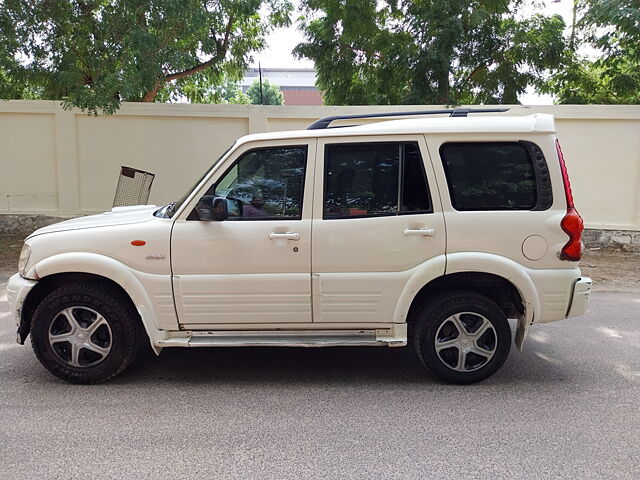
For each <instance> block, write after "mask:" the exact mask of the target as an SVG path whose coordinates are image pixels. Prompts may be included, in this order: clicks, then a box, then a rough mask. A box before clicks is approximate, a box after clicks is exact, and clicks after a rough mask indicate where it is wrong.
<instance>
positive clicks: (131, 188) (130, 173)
mask: <svg viewBox="0 0 640 480" xmlns="http://www.w3.org/2000/svg"><path fill="white" fill-rule="evenodd" d="M154 178H155V175H154V174H153V173H149V172H145V171H143V170H138V169H136V168H131V167H125V166H122V167H121V168H120V177H119V178H118V186H117V187H116V195H115V197H114V198H113V206H114V207H126V206H131V205H146V204H147V201H148V200H149V193H150V192H151V184H152V183H153V179H154Z"/></svg>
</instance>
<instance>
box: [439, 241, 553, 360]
mask: <svg viewBox="0 0 640 480" xmlns="http://www.w3.org/2000/svg"><path fill="white" fill-rule="evenodd" d="M446 271H447V274H449V273H458V272H469V271H472V272H485V273H493V274H494V275H498V276H500V277H502V278H504V279H506V280H509V281H510V282H511V283H512V284H513V285H514V286H515V287H516V290H518V293H519V294H520V298H522V302H523V306H524V315H522V316H521V317H519V318H518V327H517V329H516V336H515V343H516V346H517V347H518V350H520V351H522V346H523V344H524V340H525V338H526V337H527V329H528V328H529V326H530V325H532V324H533V322H534V318H535V315H536V314H537V313H538V312H540V311H541V310H542V307H541V305H540V295H538V290H537V289H536V286H535V284H534V283H533V280H532V279H531V276H530V275H529V274H528V271H527V269H526V268H523V267H522V265H520V264H518V263H517V262H514V261H513V260H511V259H509V258H506V257H503V256H500V255H495V254H492V253H481V252H456V253H450V254H447V269H446Z"/></svg>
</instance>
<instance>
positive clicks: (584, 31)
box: [548, 0, 640, 104]
mask: <svg viewBox="0 0 640 480" xmlns="http://www.w3.org/2000/svg"><path fill="white" fill-rule="evenodd" d="M574 5H575V8H574V24H575V25H576V28H575V30H576V31H577V32H579V33H580V34H581V37H582V38H581V42H577V41H576V43H575V44H572V45H571V47H573V48H570V51H569V53H568V58H567V61H566V62H565V68H563V69H562V70H561V71H560V72H559V73H558V74H557V75H555V76H554V77H553V78H552V80H551V82H550V84H549V87H548V91H550V92H552V93H555V94H556V95H557V96H558V100H559V102H560V103H583V104H584V103H605V104H616V103H618V104H638V103H640V3H638V1H637V0H587V1H584V2H578V1H577V0H576V3H575V4H574ZM577 16H579V18H577V19H576V17H577ZM574 36H575V37H577V33H572V38H573V37H574ZM581 43H582V44H587V45H589V46H591V47H593V48H596V49H598V50H599V52H600V57H599V58H597V59H595V60H590V59H589V58H585V56H584V55H580V54H578V53H577V49H578V46H579V45H580V44H581Z"/></svg>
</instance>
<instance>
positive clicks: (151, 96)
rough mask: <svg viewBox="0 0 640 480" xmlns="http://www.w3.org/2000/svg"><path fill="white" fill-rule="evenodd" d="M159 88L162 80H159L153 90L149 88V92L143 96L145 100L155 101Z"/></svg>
mask: <svg viewBox="0 0 640 480" xmlns="http://www.w3.org/2000/svg"><path fill="white" fill-rule="evenodd" d="M158 90H160V82H159V81H157V82H156V83H155V84H154V85H153V88H152V89H151V90H147V93H145V94H144V97H142V101H143V102H153V101H154V100H155V99H156V97H157V96H158Z"/></svg>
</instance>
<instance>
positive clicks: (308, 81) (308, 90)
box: [240, 68, 322, 105]
mask: <svg viewBox="0 0 640 480" xmlns="http://www.w3.org/2000/svg"><path fill="white" fill-rule="evenodd" d="M259 78H260V73H259V71H258V69H257V68H250V69H248V70H247V72H246V73H245V76H244V78H243V79H242V80H241V81H240V86H241V87H242V91H243V92H246V91H247V88H249V86H250V85H251V84H252V83H253V82H254V81H255V80H257V79H259ZM262 79H263V80H264V79H269V83H271V84H275V85H278V86H279V87H280V91H281V92H282V93H283V94H284V104H285V105H322V93H321V92H320V91H319V90H318V89H317V88H316V71H315V70H314V69H313V68H263V69H262Z"/></svg>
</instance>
